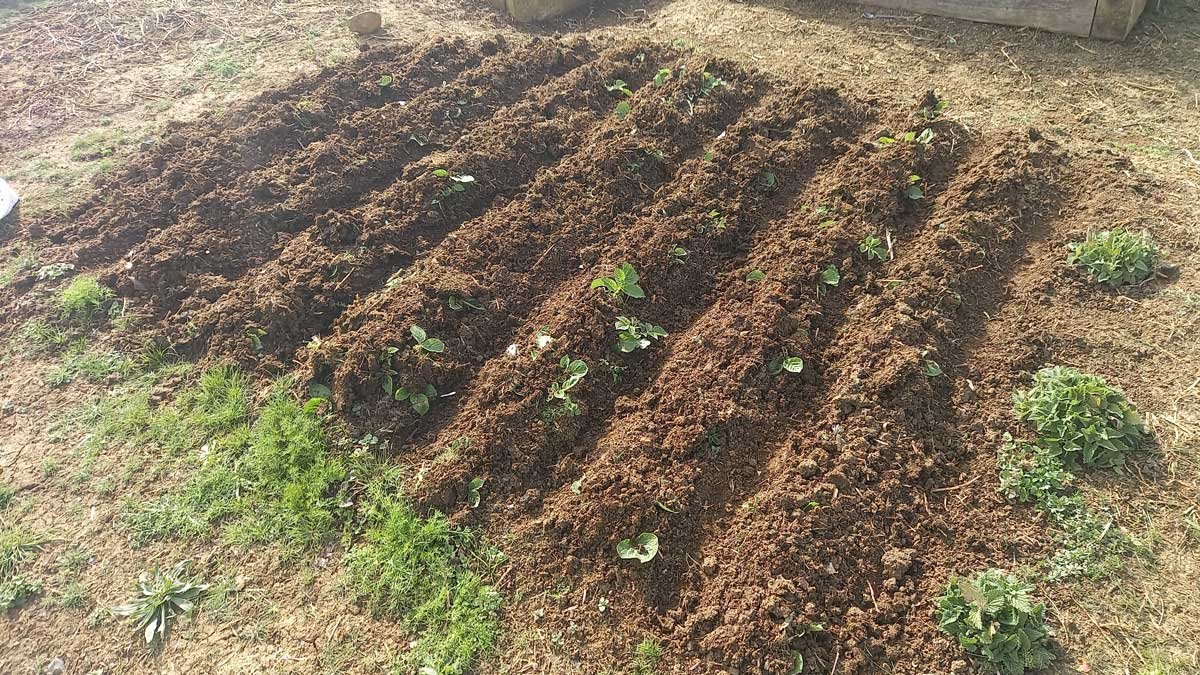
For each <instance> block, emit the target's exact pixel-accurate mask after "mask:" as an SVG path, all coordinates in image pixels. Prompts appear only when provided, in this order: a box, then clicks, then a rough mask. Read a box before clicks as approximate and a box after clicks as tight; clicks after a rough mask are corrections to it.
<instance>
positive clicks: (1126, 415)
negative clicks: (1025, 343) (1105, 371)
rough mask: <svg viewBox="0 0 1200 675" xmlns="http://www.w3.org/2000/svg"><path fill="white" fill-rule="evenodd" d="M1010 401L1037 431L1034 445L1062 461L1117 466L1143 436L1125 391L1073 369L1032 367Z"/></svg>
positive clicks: (1018, 414) (1137, 445) (1138, 445)
mask: <svg viewBox="0 0 1200 675" xmlns="http://www.w3.org/2000/svg"><path fill="white" fill-rule="evenodd" d="M1013 403H1014V409H1015V410H1016V413H1017V416H1018V417H1019V418H1021V419H1022V420H1024V421H1026V422H1030V423H1032V424H1033V425H1034V427H1035V429H1036V430H1037V434H1038V445H1039V446H1041V447H1043V448H1045V449H1046V450H1047V451H1048V452H1050V453H1051V454H1052V455H1054V456H1059V457H1062V459H1063V461H1064V462H1066V463H1067V464H1068V465H1070V464H1075V463H1077V464H1082V465H1084V466H1097V467H1113V466H1120V465H1121V464H1123V463H1124V462H1125V457H1126V455H1128V454H1129V453H1130V452H1132V451H1133V450H1136V449H1137V448H1138V447H1140V446H1141V444H1142V441H1143V439H1144V437H1145V435H1146V428H1145V426H1144V425H1143V423H1142V419H1141V417H1139V416H1138V414H1137V412H1136V411H1135V410H1134V408H1133V406H1131V405H1130V404H1129V401H1128V400H1126V398H1125V394H1123V393H1122V392H1121V391H1120V390H1119V389H1116V388H1114V387H1112V386H1109V384H1108V383H1107V382H1105V381H1104V378H1102V377H1099V376H1096V375H1088V374H1085V373H1081V372H1080V371H1078V370H1076V369H1074V368H1068V367H1061V366H1060V367H1055V368H1045V369H1043V370H1040V371H1038V373H1037V374H1036V375H1034V377H1033V386H1032V387H1031V388H1030V389H1029V390H1028V391H1023V392H1018V393H1017V395H1016V396H1014V398H1013Z"/></svg>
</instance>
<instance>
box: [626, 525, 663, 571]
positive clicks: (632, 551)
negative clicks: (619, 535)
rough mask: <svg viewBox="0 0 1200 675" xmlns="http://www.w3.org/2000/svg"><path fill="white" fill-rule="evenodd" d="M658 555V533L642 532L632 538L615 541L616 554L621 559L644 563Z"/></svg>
mask: <svg viewBox="0 0 1200 675" xmlns="http://www.w3.org/2000/svg"><path fill="white" fill-rule="evenodd" d="M657 555H658V535H656V534H654V533H653V532H643V533H641V534H639V535H638V536H636V537H634V538H633V539H622V540H621V541H620V542H618V543H617V556H618V557H619V558H621V559H623V560H637V561H638V562H640V563H642V564H645V563H648V562H650V561H651V560H654V557H655V556H657Z"/></svg>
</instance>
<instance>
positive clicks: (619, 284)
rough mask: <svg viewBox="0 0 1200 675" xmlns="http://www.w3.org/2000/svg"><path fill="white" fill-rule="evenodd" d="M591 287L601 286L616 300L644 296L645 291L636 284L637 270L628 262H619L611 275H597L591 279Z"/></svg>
mask: <svg viewBox="0 0 1200 675" xmlns="http://www.w3.org/2000/svg"><path fill="white" fill-rule="evenodd" d="M591 288H602V289H604V290H606V291H608V292H609V294H611V295H612V297H613V298H614V299H616V300H620V299H621V298H622V297H629V298H644V297H646V293H645V291H643V290H642V287H641V286H639V285H638V273H637V270H635V269H634V268H633V265H630V264H629V263H621V266H620V267H618V268H616V269H615V270H614V271H613V275H612V276H611V277H599V278H597V279H594V280H592V285H591Z"/></svg>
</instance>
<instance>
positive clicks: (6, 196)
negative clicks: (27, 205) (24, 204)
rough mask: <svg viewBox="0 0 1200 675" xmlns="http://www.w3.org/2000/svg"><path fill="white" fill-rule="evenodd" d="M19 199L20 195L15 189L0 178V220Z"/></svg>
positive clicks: (10, 210)
mask: <svg viewBox="0 0 1200 675" xmlns="http://www.w3.org/2000/svg"><path fill="white" fill-rule="evenodd" d="M19 201H21V197H20V196H19V195H18V194H17V191H16V190H14V189H12V187H10V186H9V184H8V181H6V180H4V179H3V178H0V220H2V219H4V218H5V217H7V216H8V214H9V213H11V212H12V210H13V207H14V206H16V205H17V202H19Z"/></svg>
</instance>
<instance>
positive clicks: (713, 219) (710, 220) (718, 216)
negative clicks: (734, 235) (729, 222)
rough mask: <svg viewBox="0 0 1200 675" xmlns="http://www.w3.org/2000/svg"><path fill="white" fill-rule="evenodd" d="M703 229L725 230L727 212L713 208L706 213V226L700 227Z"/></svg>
mask: <svg viewBox="0 0 1200 675" xmlns="http://www.w3.org/2000/svg"><path fill="white" fill-rule="evenodd" d="M700 229H701V230H702V231H705V232H707V231H709V230H716V231H717V232H724V231H725V214H723V213H721V211H720V210H719V209H713V210H711V211H709V212H708V213H706V214H704V226H703V227H701V228H700Z"/></svg>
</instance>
